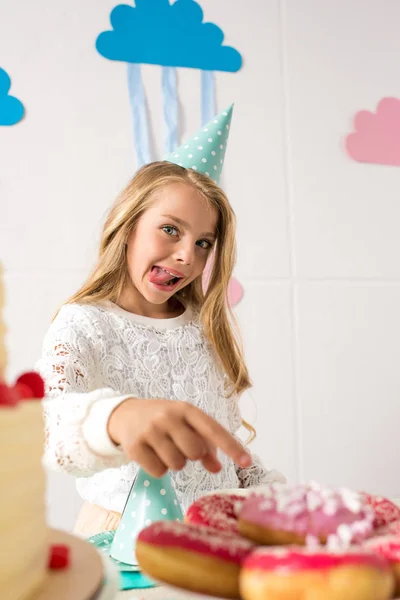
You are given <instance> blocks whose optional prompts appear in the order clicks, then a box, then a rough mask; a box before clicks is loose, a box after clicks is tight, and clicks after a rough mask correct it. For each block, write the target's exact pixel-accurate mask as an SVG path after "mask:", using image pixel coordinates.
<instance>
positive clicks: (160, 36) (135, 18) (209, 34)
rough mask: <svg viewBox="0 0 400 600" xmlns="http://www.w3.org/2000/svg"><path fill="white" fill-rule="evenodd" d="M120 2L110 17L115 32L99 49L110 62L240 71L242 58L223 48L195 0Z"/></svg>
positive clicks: (218, 33) (219, 34)
mask: <svg viewBox="0 0 400 600" xmlns="http://www.w3.org/2000/svg"><path fill="white" fill-rule="evenodd" d="M135 4H136V6H135V7H134V6H128V5H126V4H120V5H118V6H116V7H115V8H114V10H113V11H112V12H111V15H110V21H111V25H112V27H113V30H112V31H105V32H103V33H101V34H100V35H99V37H98V38H97V42H96V48H97V50H98V52H100V54H102V55H103V56H104V57H105V58H109V59H110V60H119V61H123V62H127V63H136V64H152V65H162V66H165V67H188V68H193V69H201V70H210V71H233V72H234V71H238V70H239V69H240V67H241V64H242V58H241V56H240V54H239V52H238V51H237V50H235V48H231V47H230V46H224V45H223V41H224V33H223V31H222V30H221V29H220V28H219V27H218V26H217V25H214V24H213V23H203V10H202V8H201V7H200V5H199V4H198V3H197V2H195V1H194V0H176V2H174V3H172V4H170V2H169V0H136V3H135Z"/></svg>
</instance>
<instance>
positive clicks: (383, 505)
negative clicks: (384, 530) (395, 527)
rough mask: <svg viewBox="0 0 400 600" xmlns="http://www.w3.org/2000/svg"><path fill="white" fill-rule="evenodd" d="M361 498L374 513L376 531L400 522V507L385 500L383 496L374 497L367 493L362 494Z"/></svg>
mask: <svg viewBox="0 0 400 600" xmlns="http://www.w3.org/2000/svg"><path fill="white" fill-rule="evenodd" d="M361 496H362V497H363V498H364V499H365V500H366V502H367V504H368V505H369V506H370V507H371V508H372V510H373V511H374V523H373V525H374V529H378V528H380V527H384V526H385V525H389V523H393V521H399V520H400V507H399V506H397V505H396V504H394V503H393V502H391V501H390V500H388V499H387V498H384V497H383V496H373V495H372V494H367V493H366V492H361Z"/></svg>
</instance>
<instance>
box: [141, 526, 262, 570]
mask: <svg viewBox="0 0 400 600" xmlns="http://www.w3.org/2000/svg"><path fill="white" fill-rule="evenodd" d="M138 540H139V541H141V542H145V543H146V544H150V545H152V546H163V547H164V548H180V549H182V550H188V551H189V552H198V553H199V554H206V555H208V556H214V557H216V558H220V559H222V560H226V561H228V562H233V563H237V564H241V563H242V561H243V559H244V558H245V556H247V554H248V553H249V552H250V550H251V548H252V547H253V544H252V543H251V542H249V541H248V540H245V539H244V538H241V537H240V536H238V535H235V534H233V533H221V532H218V531H216V530H215V529H211V528H210V527H204V526H201V525H192V524H190V523H181V522H178V521H158V522H157V523H152V524H151V525H149V526H148V527H146V529H143V530H142V531H141V532H140V534H139V537H138Z"/></svg>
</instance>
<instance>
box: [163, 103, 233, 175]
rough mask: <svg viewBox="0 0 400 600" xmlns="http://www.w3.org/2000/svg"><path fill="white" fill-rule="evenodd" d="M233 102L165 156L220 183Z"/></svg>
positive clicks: (166, 158)
mask: <svg viewBox="0 0 400 600" xmlns="http://www.w3.org/2000/svg"><path fill="white" fill-rule="evenodd" d="M232 111H233V104H232V105H231V106H230V107H229V108H227V109H226V110H224V111H223V112H222V113H221V114H219V115H217V116H216V117H214V118H213V119H212V120H211V121H210V122H209V123H207V125H206V126H205V127H202V128H201V129H200V130H199V131H198V132H197V133H196V134H195V135H194V136H192V137H191V138H190V139H188V140H186V141H185V142H184V143H183V144H182V145H181V146H180V147H179V148H175V150H174V151H173V152H171V153H170V154H168V155H167V156H166V157H165V160H167V161H169V162H173V163H176V164H177V165H180V166H181V167H186V168H187V169H194V170H195V171H200V172H202V173H205V174H206V175H208V176H209V177H211V179H213V180H214V181H215V182H216V183H219V180H220V176H221V172H222V169H223V166H224V158H225V152H226V146H227V143H228V137H229V129H230V125H231V120H232Z"/></svg>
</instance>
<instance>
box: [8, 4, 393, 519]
mask: <svg viewBox="0 0 400 600" xmlns="http://www.w3.org/2000/svg"><path fill="white" fill-rule="evenodd" d="M116 4H117V2H115V0H87V1H86V2H83V3H82V2H80V1H79V0H70V1H69V3H68V7H66V6H63V5H62V4H60V3H56V2H53V3H51V2H50V3H49V2H47V0H39V1H38V2H36V3H35V4H33V3H32V2H29V1H28V0H12V1H11V0H8V1H7V0H4V1H3V2H2V3H0V55H1V56H2V66H3V67H4V68H6V69H7V70H8V71H9V73H10V74H11V76H12V78H13V85H12V92H13V93H14V94H15V95H17V96H18V97H20V98H21V99H23V100H24V103H25V106H26V110H27V116H26V119H25V120H24V121H23V122H22V123H20V124H19V125H18V126H16V127H11V128H1V130H0V164H1V174H0V202H1V218H0V257H1V259H2V261H3V262H4V264H5V267H6V269H7V274H6V278H5V282H6V286H7V308H6V313H5V317H6V320H7V323H8V326H9V329H10V335H9V336H8V347H9V354H10V364H9V376H10V378H11V377H13V376H14V375H15V374H16V373H18V372H19V371H21V370H23V369H26V368H31V367H32V365H33V364H34V363H35V361H36V359H37V358H38V355H39V353H40V346H41V340H42V337H43V335H44V332H45V330H46V328H47V327H48V324H49V322H50V319H51V317H52V315H53V313H54V311H55V310H56V309H57V307H58V306H59V304H60V303H62V301H63V300H64V299H65V298H66V297H68V296H69V295H70V294H71V293H73V291H75V289H76V288H77V287H78V285H79V284H80V283H81V281H82V279H83V278H84V276H85V274H86V273H87V271H88V269H89V268H90V266H91V265H92V263H93V261H94V257H95V252H96V246H97V243H98V239H99V229H100V226H101V223H102V221H103V218H104V214H105V211H106V210H107V208H108V206H109V205H110V204H111V202H112V201H113V199H114V197H115V195H116V193H117V192H118V191H119V190H120V189H121V188H122V187H123V186H124V184H125V183H126V181H127V180H128V178H129V177H130V176H131V174H132V172H133V171H134V168H135V161H134V147H133V141H132V124H131V118H130V109H129V99H128V92H127V84H126V69H125V66H124V65H122V64H118V63H114V62H110V61H107V60H105V59H103V58H102V57H100V56H99V55H98V54H97V53H96V51H95V49H94V41H95V39H96V36H97V34H98V33H99V32H100V31H102V30H103V29H105V28H107V27H108V23H109V21H108V15H109V13H110V10H111V9H112V8H113V7H114V6H115V5H116ZM201 5H202V7H203V9H204V15H205V20H206V21H212V22H215V23H218V24H221V25H222V26H223V28H224V30H225V33H226V38H225V41H226V43H227V44H231V45H233V46H236V47H237V48H238V49H239V50H240V51H241V52H242V54H243V58H244V66H243V69H242V70H241V71H240V72H239V73H237V74H229V73H226V74H223V73H220V74H217V77H216V79H217V94H218V106H219V108H220V109H222V108H223V107H224V106H226V105H228V104H230V103H231V101H232V100H234V101H235V102H236V108H235V114H234V122H233V126H232V131H231V139H230V147H229V151H228V154H227V159H226V165H225V172H224V180H223V183H224V186H225V188H226V190H227V192H228V194H229V196H230V198H231V201H232V204H233V206H234V208H235V211H236V213H237V216H238V248H239V259H238V265H237V271H236V276H237V278H238V279H239V280H240V281H241V283H242V284H243V285H244V287H245V297H244V299H243V301H242V303H241V304H240V305H239V306H238V309H237V312H238V316H239V320H240V323H241V325H242V328H243V334H244V342H245V350H246V355H247V358H248V361H249V366H250V370H251V374H252V377H253V380H254V389H253V390H252V393H251V397H250V396H249V395H248V394H246V395H245V396H244V398H243V399H242V408H243V413H244V416H245V417H247V418H249V419H251V420H252V421H253V422H254V424H255V425H256V428H257V431H258V437H257V440H256V442H255V443H254V450H255V451H256V452H257V453H259V454H261V456H262V457H263V459H264V461H265V462H266V463H267V464H268V465H271V466H274V467H276V468H278V469H280V470H282V471H283V472H285V474H286V475H287V476H288V477H289V479H291V480H298V479H308V478H311V477H312V478H315V479H319V480H323V481H326V482H331V483H334V484H346V485H349V486H352V487H357V488H364V489H369V490H371V491H377V492H380V493H382V494H387V495H391V496H397V497H399V496H400V481H399V478H398V477H397V475H396V466H397V465H396V458H397V456H396V447H395V440H396V435H395V433H396V431H395V428H396V426H397V422H398V421H399V417H400V409H399V406H400V404H399V401H398V395H399V390H400V375H399V373H400V371H399V369H398V368H397V357H398V355H399V351H398V350H399V347H398V346H399V342H398V339H399V333H400V332H399V329H400V320H399V317H398V313H399V309H398V306H399V304H400V303H399V300H400V297H399V289H400V287H399V283H400V267H399V264H400V263H399V260H398V256H399V254H400V244H399V236H398V223H399V221H400V201H399V198H400V169H398V168H397V169H396V168H390V167H382V166H376V165H362V164H359V163H355V162H353V161H351V160H350V159H349V158H348V157H347V156H346V154H345V152H344V150H343V142H344V138H345V136H346V134H347V133H348V132H350V131H351V128H352V119H353V116H354V114H355V112H357V111H358V110H360V109H362V108H366V109H369V110H374V109H375V108H376V105H377V103H378V102H379V100H380V99H381V98H382V97H384V96H390V95H393V96H397V97H400V79H399V76H398V60H397V57H398V56H399V55H400V38H399V36H398V27H397V24H398V22H399V20H400V5H399V3H397V2H393V1H392V0H371V1H370V2H368V3H365V2H364V1H363V0H351V2H349V1H348V0H337V1H336V2H319V1H318V0H251V1H250V2H248V3H243V2H242V1H241V0H231V1H230V2H229V3H228V4H227V3H226V2H224V1H223V0H201ZM143 74H144V81H145V87H146V90H147V94H148V103H149V109H150V115H151V129H152V135H153V146H154V152H155V154H154V157H155V158H159V157H160V156H161V155H162V139H163V135H162V134H163V132H162V121H161V116H160V115H161V113H162V97H161V93H160V70H159V68H158V67H146V68H144V69H143ZM179 93H180V98H181V108H182V115H183V120H182V123H181V133H182V136H185V135H187V134H190V133H191V132H192V131H194V130H195V129H196V128H197V127H198V125H199V107H200V95H199V74H198V73H197V72H196V71H191V70H180V71H179ZM78 505H79V500H78V499H77V496H76V494H75V491H74V487H73V481H72V479H71V478H69V477H66V476H62V475H55V474H50V479H49V517H50V521H51V523H52V524H53V525H56V526H59V527H63V528H68V527H71V525H72V523H73V520H74V518H75V515H76V511H77V508H78Z"/></svg>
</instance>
